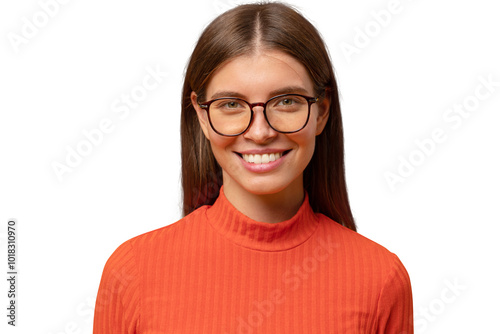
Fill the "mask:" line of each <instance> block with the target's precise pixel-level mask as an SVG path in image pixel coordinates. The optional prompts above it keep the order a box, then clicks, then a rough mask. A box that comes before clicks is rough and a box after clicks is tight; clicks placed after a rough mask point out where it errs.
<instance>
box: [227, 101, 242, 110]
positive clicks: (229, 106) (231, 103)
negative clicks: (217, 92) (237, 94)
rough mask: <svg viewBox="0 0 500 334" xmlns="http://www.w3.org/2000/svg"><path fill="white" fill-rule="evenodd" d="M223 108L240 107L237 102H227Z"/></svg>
mask: <svg viewBox="0 0 500 334" xmlns="http://www.w3.org/2000/svg"><path fill="white" fill-rule="evenodd" d="M224 107H226V108H230V109H232V108H241V105H240V104H239V103H238V101H229V102H227V103H226V104H225V105H224Z"/></svg>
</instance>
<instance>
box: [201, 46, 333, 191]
mask: <svg viewBox="0 0 500 334" xmlns="http://www.w3.org/2000/svg"><path fill="white" fill-rule="evenodd" d="M283 93H296V94H302V95H306V96H311V97H316V96H315V94H314V90H313V83H312V81H311V79H310V77H309V74H308V73H307V70H306V69H305V67H304V66H303V65H302V64H301V63H299V62H298V61H297V60H296V59H295V58H293V57H291V56H289V55H287V54H285V53H283V52H281V51H261V52H259V53H257V54H254V55H251V56H239V57H236V58H234V59H232V60H230V61H229V62H228V63H226V64H225V65H224V66H222V67H221V68H220V69H218V70H217V71H216V72H215V73H214V75H213V76H212V78H211V80H210V82H209V84H208V86H207V89H206V99H205V101H209V100H212V99H214V98H216V97H221V96H224V97H227V96H231V97H240V98H242V99H244V100H246V101H248V102H250V103H256V102H266V101H267V100H269V99H270V98H271V97H274V96H276V95H279V94H283ZM191 98H192V102H193V105H194V106H195V109H196V111H197V114H198V118H199V121H200V125H201V128H202V130H203V132H204V134H205V136H206V137H207V138H208V140H209V141H210V144H211V147H212V151H213V153H214V155H215V158H216V159H217V162H218V163H219V165H220V166H221V168H222V170H223V182H224V189H225V192H229V191H232V190H238V191H239V192H240V193H241V191H243V192H249V193H252V194H255V195H264V194H275V193H279V192H300V193H301V194H302V192H303V183H302V174H303V172H304V169H305V168H306V166H307V165H308V163H309V161H310V160H311V157H312V155H313V152H314V144H315V137H316V135H318V134H320V133H321V131H322V130H323V128H324V126H325V124H326V121H327V118H328V108H329V104H328V103H329V102H328V101H327V99H323V101H322V100H319V101H318V102H317V103H314V104H312V105H311V114H310V118H309V120H308V123H307V125H306V126H305V127H304V128H303V129H302V130H300V131H299V132H296V133H290V134H283V133H279V132H277V131H275V130H273V129H272V128H271V127H270V126H269V124H268V123H267V122H266V119H265V117H264V114H263V112H262V111H263V108H262V107H254V108H253V110H254V117H253V120H252V123H251V125H250V127H249V128H248V129H247V131H246V132H244V133H243V134H241V135H238V136H235V137H226V136H222V135H219V134H217V133H216V132H215V131H214V130H213V129H212V127H211V126H210V123H209V121H208V118H207V113H206V111H205V110H203V109H201V108H200V107H199V106H198V104H197V102H200V103H201V102H205V101H197V96H196V94H195V93H194V92H193V93H192V94H191ZM252 156H253V157H252ZM273 159H274V160H275V161H272V160H273ZM252 161H253V162H252ZM267 161H269V162H267ZM259 162H260V163H259Z"/></svg>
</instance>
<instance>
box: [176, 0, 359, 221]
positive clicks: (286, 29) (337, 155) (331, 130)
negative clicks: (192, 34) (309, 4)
mask: <svg viewBox="0 0 500 334" xmlns="http://www.w3.org/2000/svg"><path fill="white" fill-rule="evenodd" d="M259 50H277V51H281V52H284V53H286V54H288V55H290V56H292V57H294V58H295V59H297V60H298V61H299V62H300V63H301V64H302V65H303V66H304V67H305V68H306V70H307V71H308V73H309V75H310V77H311V80H312V82H313V85H314V90H315V92H314V93H315V94H316V96H319V97H320V99H323V98H326V99H329V100H330V110H329V113H330V115H329V118H328V121H327V124H326V126H325V128H324V130H323V132H322V133H321V134H320V135H318V136H317V137H316V143H315V150H314V154H313V157H312V159H311V161H310V162H309V165H308V166H307V167H306V169H305V171H304V188H305V190H306V191H307V193H308V195H309V201H310V204H311V207H312V209H313V210H314V211H315V212H318V213H322V214H324V215H326V216H328V217H330V218H331V219H333V220H334V221H336V222H337V223H339V224H342V225H343V226H346V227H348V228H350V229H351V230H354V231H356V225H355V222H354V217H353V215H352V212H351V208H350V205H349V200H348V194H347V185H346V181H345V167H344V138H343V137H344V135H343V126H342V117H341V112H340V102H339V94H338V88H337V83H336V80H335V75H334V72H333V67H332V63H331V60H330V57H329V54H328V51H327V48H326V46H325V43H324V42H323V39H322V38H321V35H320V34H319V32H318V31H317V30H316V28H315V27H314V26H313V25H312V24H311V23H310V22H309V21H308V20H307V19H305V18H304V17H303V16H302V15H301V14H300V13H299V12H298V11H297V10H295V9H293V8H292V7H291V6H289V5H286V4H284V3H277V2H272V3H257V4H246V5H240V6H237V7H235V8H233V9H231V10H229V11H227V12H225V13H223V14H221V15H220V16H218V17H217V18H216V19H215V20H213V21H212V22H211V23H210V24H209V25H208V26H207V27H206V28H205V30H204V31H203V33H202V34H201V36H200V38H199V40H198V42H197V44H196V46H195V48H194V51H193V53H192V55H191V58H190V60H189V63H188V65H187V69H186V74H185V80H184V86H183V92H182V111H181V159H182V188H183V215H188V214H189V213H191V212H192V211H194V210H195V209H197V208H199V207H201V206H203V205H207V204H208V205H211V204H213V203H214V202H215V199H216V198H217V196H218V194H219V190H220V187H221V185H222V170H221V168H220V166H219V165H218V163H217V161H216V159H215V157H214V155H213V153H212V150H211V147H210V142H209V141H208V139H207V138H206V137H205V136H204V134H203V131H202V130H201V127H200V124H199V122H198V118H197V114H196V111H195V109H194V107H193V105H192V103H191V92H192V91H194V92H195V93H196V95H197V96H198V102H203V101H204V100H205V98H206V96H205V94H206V88H207V86H208V83H209V82H210V79H211V77H212V75H213V74H214V72H215V71H217V70H218V69H219V68H221V67H222V66H224V65H225V64H226V63H227V62H228V61H229V60H231V59H234V58H235V57H238V56H241V55H251V54H252V53H254V52H256V51H259Z"/></svg>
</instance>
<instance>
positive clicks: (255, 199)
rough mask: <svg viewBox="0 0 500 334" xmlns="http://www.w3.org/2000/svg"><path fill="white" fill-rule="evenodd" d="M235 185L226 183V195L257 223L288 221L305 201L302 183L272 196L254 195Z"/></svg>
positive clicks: (292, 185)
mask: <svg viewBox="0 0 500 334" xmlns="http://www.w3.org/2000/svg"><path fill="white" fill-rule="evenodd" d="M299 179H300V178H299ZM300 181H302V180H301V179H300ZM235 183H236V182H234V181H233V182H231V184H227V183H224V195H225V196H226V198H227V200H228V201H229V202H230V203H231V204H232V205H233V206H234V207H235V208H236V209H237V210H238V211H240V212H241V213H243V214H244V215H245V216H247V217H249V218H251V219H253V220H256V221H260V222H265V223H278V222H282V221H285V220H288V219H290V218H292V217H293V216H294V215H295V214H296V213H297V211H298V210H299V208H300V206H301V205H302V202H303V201H304V188H303V184H302V182H294V183H292V184H290V185H289V186H288V187H287V188H286V189H283V190H281V191H279V192H276V193H272V194H254V193H251V192H249V191H248V190H246V189H244V188H243V187H241V186H240V185H238V184H235Z"/></svg>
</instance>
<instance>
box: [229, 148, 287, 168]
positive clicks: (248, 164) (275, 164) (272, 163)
mask: <svg viewBox="0 0 500 334" xmlns="http://www.w3.org/2000/svg"><path fill="white" fill-rule="evenodd" d="M290 151H291V150H277V149H275V150H273V149H264V150H248V151H242V152H234V153H235V154H236V155H237V156H238V158H239V159H240V161H241V163H242V164H243V167H245V169H247V170H248V171H250V172H254V173H266V172H270V171H272V170H274V169H276V168H278V167H279V166H280V165H281V164H283V162H284V161H285V159H286V157H287V156H288V153H290ZM281 152H287V153H286V154H283V155H282V156H281V157H280V158H279V159H278V160H275V161H270V162H268V163H265V164H254V163H251V162H246V161H245V160H244V159H243V157H242V156H241V155H240V154H266V153H281Z"/></svg>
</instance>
